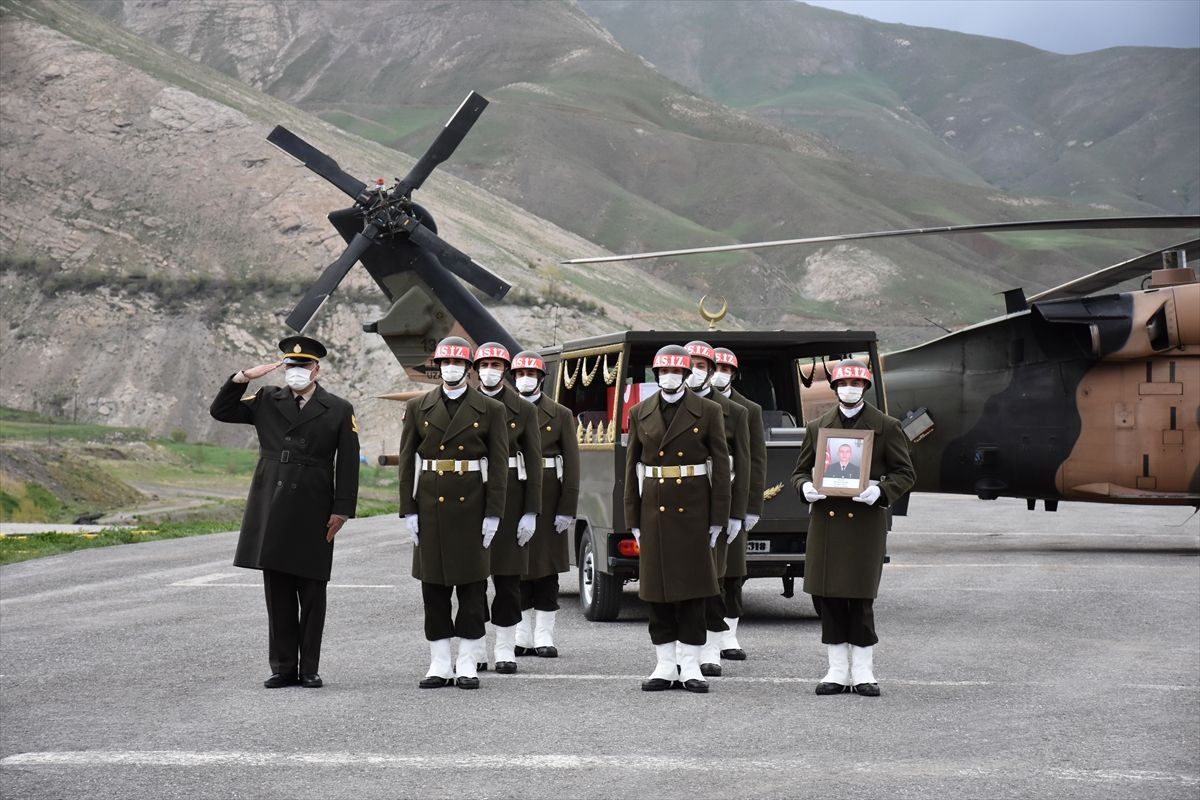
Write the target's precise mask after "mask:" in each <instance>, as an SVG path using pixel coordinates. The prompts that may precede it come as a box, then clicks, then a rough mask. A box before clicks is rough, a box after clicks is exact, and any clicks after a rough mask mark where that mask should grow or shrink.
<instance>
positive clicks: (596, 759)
mask: <svg viewBox="0 0 1200 800" xmlns="http://www.w3.org/2000/svg"><path fill="white" fill-rule="evenodd" d="M314 765H315V766H335V767H339V766H367V767H382V768H385V769H389V768H390V769H396V768H403V769H429V770H446V769H460V770H461V769H470V770H506V771H511V770H513V769H528V770H595V769H613V770H619V771H624V772H629V771H635V772H664V773H665V772H679V771H681V770H687V771H689V772H722V773H728V772H731V771H734V772H736V771H760V770H769V771H772V772H775V771H778V770H780V769H789V768H790V769H802V768H809V767H812V766H813V764H812V762H811V760H805V759H755V758H745V757H733V758H714V757H712V756H704V757H702V758H701V757H696V758H689V757H686V756H678V755H672V756H653V755H646V754H645V753H626V754H623V755H579V754H574V753H546V754H541V755H529V754H522V753H511V754H497V753H459V754H456V755H398V754H395V753H345V752H342V753H338V752H332V753H321V752H310V753H274V752H254V751H244V750H241V751H239V750H233V751H208V752H204V751H191V750H67V751H50V752H33V753H16V754H14V755H11V756H6V757H5V758H3V759H0V766H3V767H181V768H191V767H212V766H229V767H293V766H314ZM864 766H865V765H862V764H860V765H858V768H859V769H861V768H863V767H864ZM879 766H880V767H881V768H895V767H896V766H897V764H896V762H894V761H889V762H881V763H880V764H879ZM1034 771H1035V772H1036V774H1039V775H1046V776H1048V777H1051V778H1057V779H1059V780H1070V781H1087V782H1091V783H1141V782H1154V783H1159V784H1168V783H1169V784H1180V785H1183V786H1189V787H1190V786H1197V785H1200V776H1197V775H1187V774H1180V773H1172V772H1158V771H1153V770H1114V769H1105V770H1086V769H1069V768H1067V769H1062V768H1053V769H1050V770H1047V771H1044V772H1043V771H1041V770H1037V769H1035V770H1034ZM1013 772H1014V769H1013V768H1012V767H1002V768H997V769H994V770H981V769H979V768H971V769H967V770H954V769H945V768H939V769H938V770H937V774H938V776H939V777H941V778H946V777H967V778H977V777H980V775H981V773H993V774H997V775H1000V774H1003V775H1008V776H1012V774H1013Z"/></svg>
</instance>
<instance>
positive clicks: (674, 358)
mask: <svg viewBox="0 0 1200 800" xmlns="http://www.w3.org/2000/svg"><path fill="white" fill-rule="evenodd" d="M691 366H692V358H691V356H688V355H675V354H673V353H658V354H656V355H655V356H654V364H652V365H651V369H658V368H659V367H679V368H681V369H691Z"/></svg>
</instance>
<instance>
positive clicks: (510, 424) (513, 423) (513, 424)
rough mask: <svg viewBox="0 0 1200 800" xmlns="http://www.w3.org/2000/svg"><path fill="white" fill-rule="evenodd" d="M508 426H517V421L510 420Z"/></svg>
mask: <svg viewBox="0 0 1200 800" xmlns="http://www.w3.org/2000/svg"><path fill="white" fill-rule="evenodd" d="M508 427H510V428H515V427H517V423H515V422H510V423H508Z"/></svg>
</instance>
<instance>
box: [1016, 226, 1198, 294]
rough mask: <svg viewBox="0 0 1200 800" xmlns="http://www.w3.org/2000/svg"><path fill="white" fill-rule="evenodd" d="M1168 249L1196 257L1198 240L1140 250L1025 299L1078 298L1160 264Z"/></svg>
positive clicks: (1194, 259) (1148, 270) (1195, 258)
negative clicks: (1121, 259) (1138, 254)
mask: <svg viewBox="0 0 1200 800" xmlns="http://www.w3.org/2000/svg"><path fill="white" fill-rule="evenodd" d="M1168 250H1183V251H1184V252H1186V253H1187V257H1188V260H1189V261H1197V260H1200V239H1192V240H1190V241H1186V242H1180V243H1179V244H1174V245H1171V246H1170V247H1164V248H1163V249H1162V250H1155V251H1154V252H1152V253H1144V254H1142V255H1140V256H1137V257H1136V258H1131V259H1129V260H1128V261H1122V262H1121V263H1119V264H1113V265H1112V266H1111V267H1105V268H1104V269H1100V270H1096V271H1095V272H1092V273H1090V274H1088V275H1083V276H1081V277H1079V278H1076V279H1075V280H1072V281H1068V282H1066V283H1064V284H1061V285H1059V286H1055V287H1054V288H1053V289H1047V290H1046V291H1044V292H1041V293H1039V294H1035V295H1033V296H1032V297H1030V298H1029V302H1030V303H1033V302H1036V301H1038V300H1058V299H1061V298H1066V297H1081V296H1083V295H1085V294H1093V293H1095V292H1098V291H1101V290H1102V289H1107V288H1108V287H1110V286H1115V285H1117V284H1118V283H1121V282H1122V281H1127V280H1129V279H1130V278H1136V277H1138V276H1139V275H1145V274H1146V273H1147V272H1150V271H1151V270H1154V269H1155V268H1157V267H1159V266H1161V265H1162V254H1163V253H1165V252H1167V251H1168Z"/></svg>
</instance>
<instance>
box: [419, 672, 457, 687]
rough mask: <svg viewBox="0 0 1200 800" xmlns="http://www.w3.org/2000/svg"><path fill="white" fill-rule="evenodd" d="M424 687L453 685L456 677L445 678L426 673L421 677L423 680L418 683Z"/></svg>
mask: <svg viewBox="0 0 1200 800" xmlns="http://www.w3.org/2000/svg"><path fill="white" fill-rule="evenodd" d="M417 685H418V686H420V687H421V688H422V689H440V688H442V687H443V686H453V685H454V678H443V677H442V676H440V675H426V676H425V677H424V678H421V682H420V683H418V684H417Z"/></svg>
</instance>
